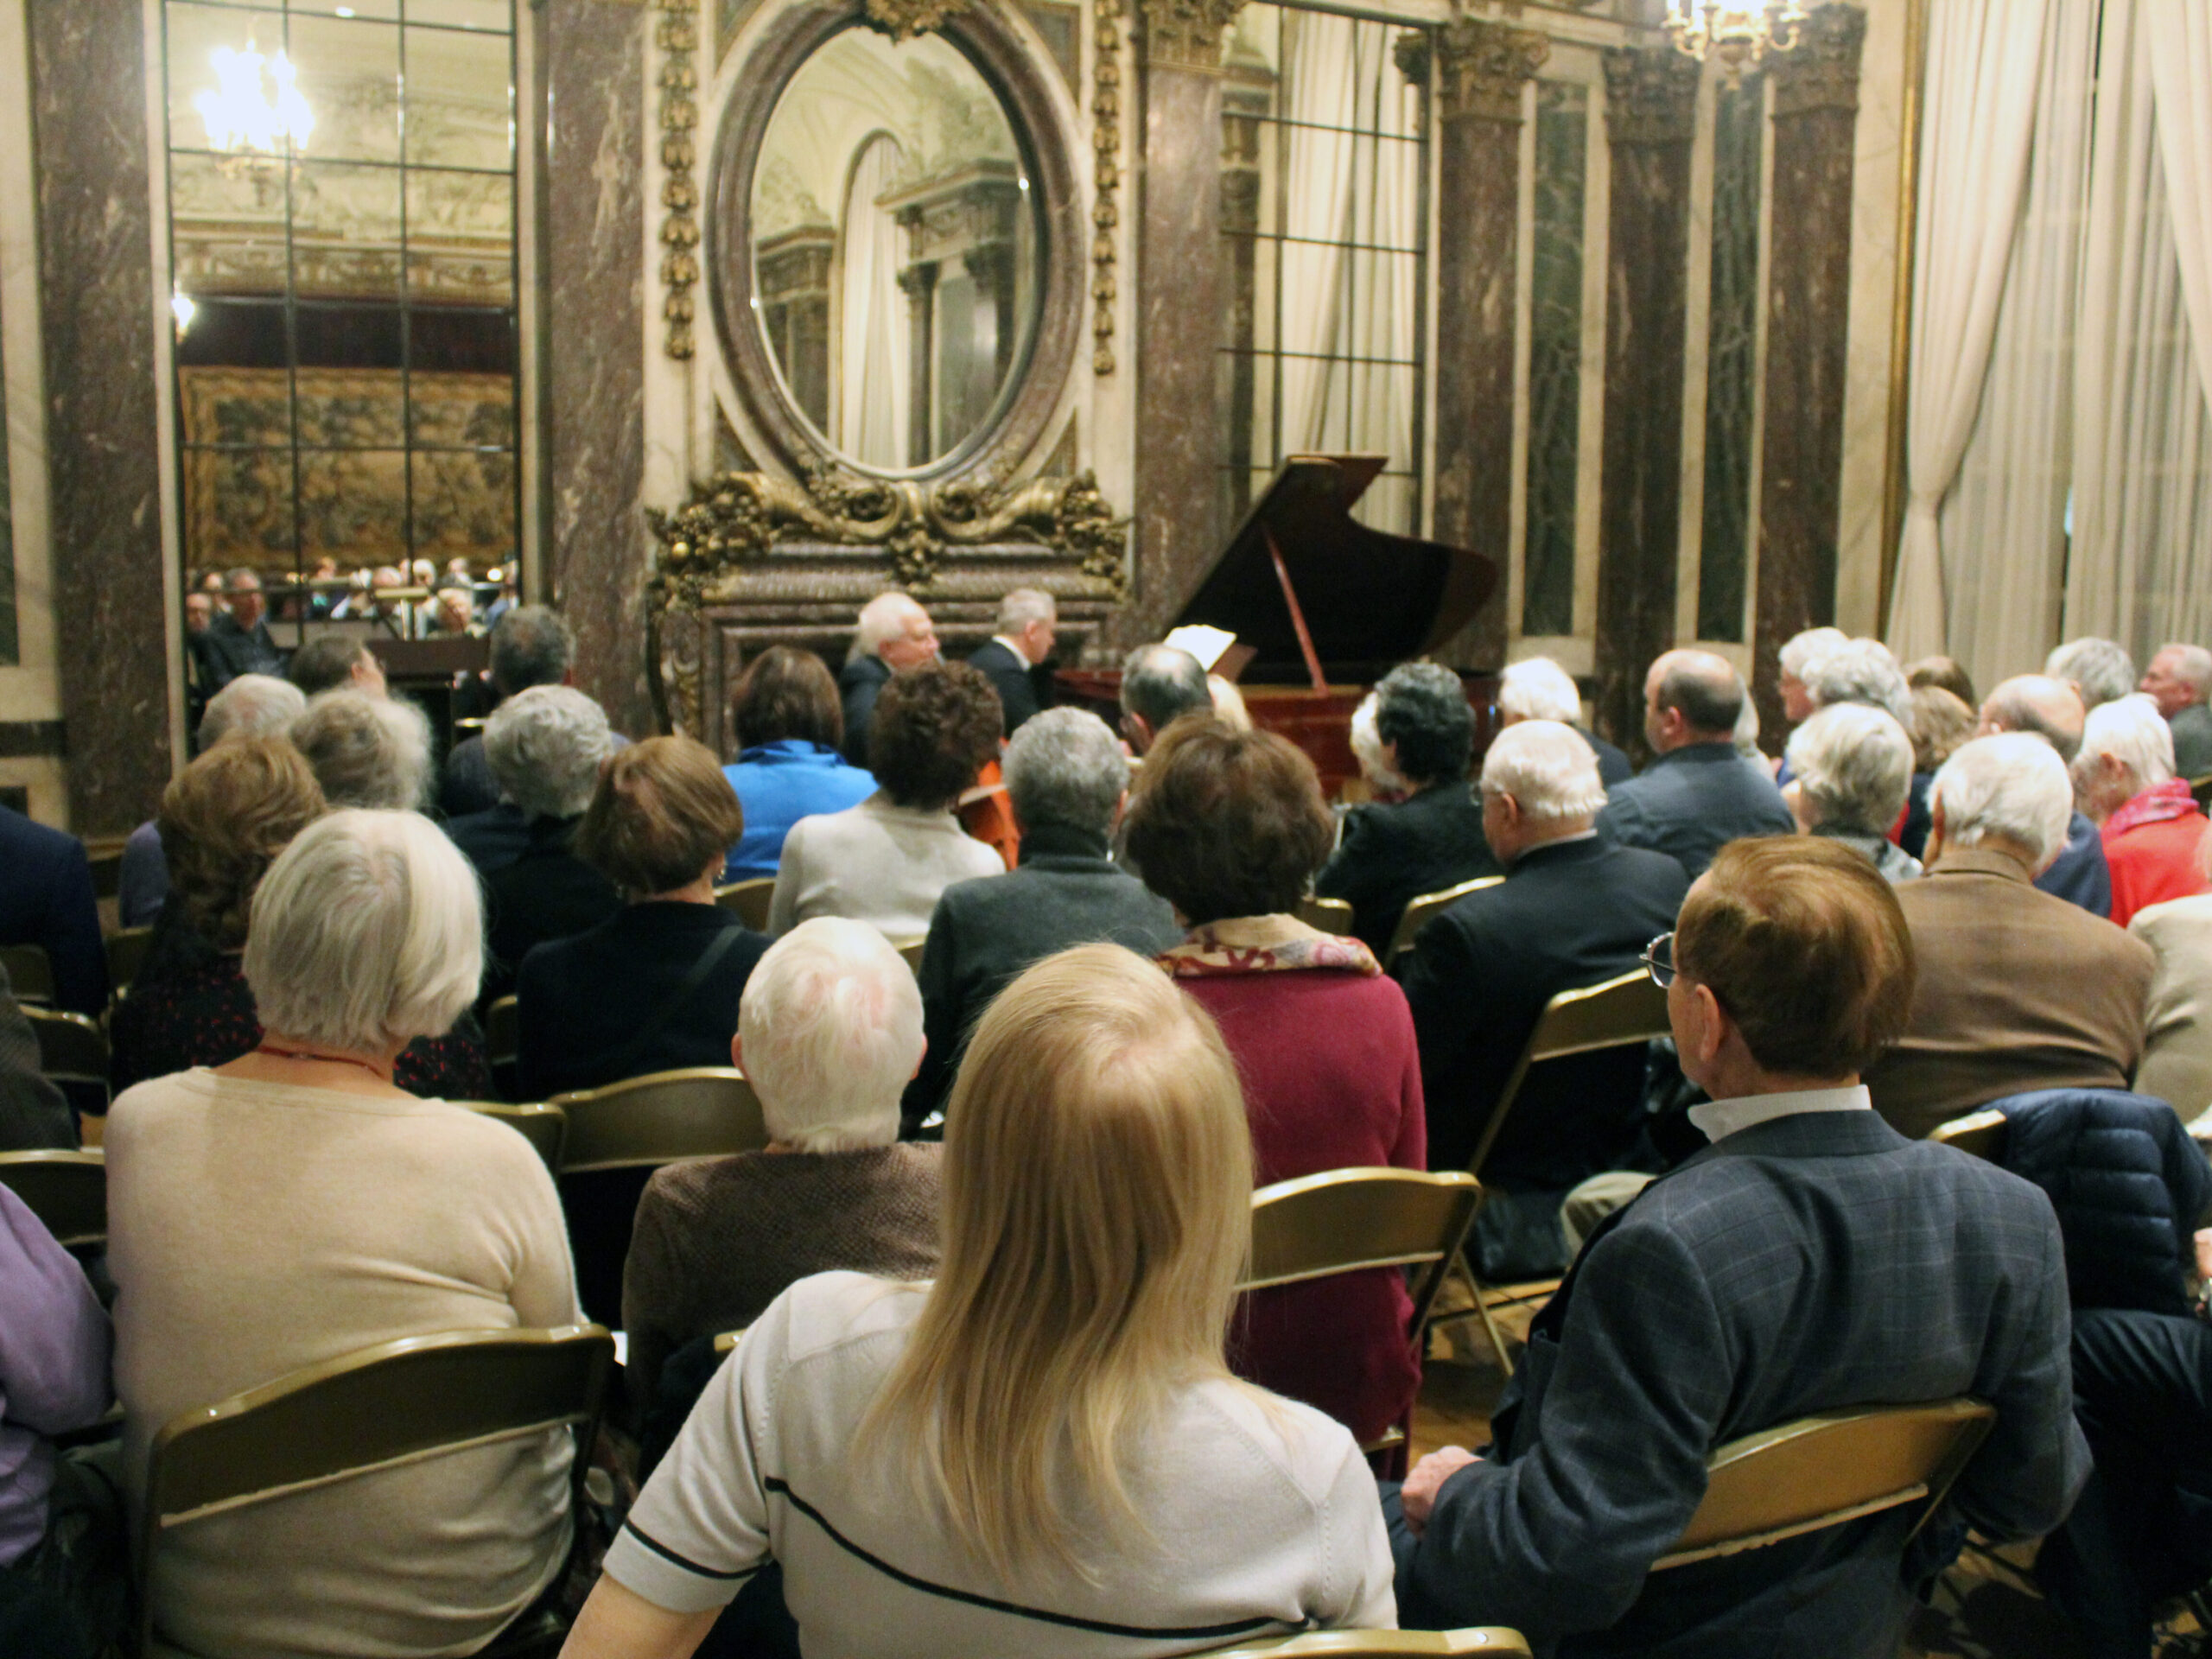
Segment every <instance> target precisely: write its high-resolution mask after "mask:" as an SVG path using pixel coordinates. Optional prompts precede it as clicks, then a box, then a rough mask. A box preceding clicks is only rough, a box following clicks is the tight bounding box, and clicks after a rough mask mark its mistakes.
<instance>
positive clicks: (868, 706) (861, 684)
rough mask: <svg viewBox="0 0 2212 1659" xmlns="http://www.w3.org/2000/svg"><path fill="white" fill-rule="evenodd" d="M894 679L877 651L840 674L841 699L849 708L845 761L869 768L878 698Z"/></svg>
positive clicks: (851, 661)
mask: <svg viewBox="0 0 2212 1659" xmlns="http://www.w3.org/2000/svg"><path fill="white" fill-rule="evenodd" d="M890 678H891V665H890V664H888V663H887V662H885V661H884V660H883V658H880V657H878V656H876V655H875V654H874V653H873V652H870V653H869V654H868V655H866V656H855V657H853V658H850V659H849V660H848V661H847V662H846V664H845V666H844V667H843V668H842V669H841V670H839V671H838V674H837V696H838V699H839V700H840V701H841V702H843V704H844V705H845V759H846V760H849V761H851V762H852V763H853V764H854V765H855V766H867V765H868V721H870V720H872V719H874V716H875V699H876V695H877V694H878V693H879V692H880V691H881V690H883V688H884V686H885V684H886V683H887V682H888V681H889V680H890Z"/></svg>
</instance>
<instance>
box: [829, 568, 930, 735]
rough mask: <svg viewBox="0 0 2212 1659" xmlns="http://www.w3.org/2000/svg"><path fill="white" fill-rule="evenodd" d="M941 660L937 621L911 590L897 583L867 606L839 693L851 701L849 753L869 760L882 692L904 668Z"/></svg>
mask: <svg viewBox="0 0 2212 1659" xmlns="http://www.w3.org/2000/svg"><path fill="white" fill-rule="evenodd" d="M936 660H937V626H936V625H935V624H934V623H932V622H931V620H930V613H928V612H927V611H925V610H924V609H923V608H922V607H921V606H920V605H919V604H918V603H917V602H916V601H914V600H913V599H912V597H911V596H909V595H908V594H902V593H899V592H898V591H897V590H896V589H893V591H892V592H890V593H887V594H877V595H876V596H875V597H874V599H871V600H870V601H868V603H867V604H865V605H863V606H861V614H860V620H858V621H857V622H856V623H855V625H854V628H853V651H852V655H850V656H849V657H848V658H845V666H844V668H843V670H842V671H841V672H840V673H839V674H838V676H837V696H838V699H839V701H841V702H842V703H843V704H844V706H845V759H846V760H849V761H851V762H852V763H853V764H854V765H855V766H866V765H868V721H869V719H870V718H871V717H872V716H873V715H874V713H875V699H876V694H877V693H879V692H880V691H881V690H883V688H884V686H885V685H886V684H887V683H888V682H889V680H890V678H891V677H892V676H893V674H896V673H898V672H899V671H900V670H901V669H908V668H919V667H920V666H921V665H922V664H924V663H933V662H935V661H936Z"/></svg>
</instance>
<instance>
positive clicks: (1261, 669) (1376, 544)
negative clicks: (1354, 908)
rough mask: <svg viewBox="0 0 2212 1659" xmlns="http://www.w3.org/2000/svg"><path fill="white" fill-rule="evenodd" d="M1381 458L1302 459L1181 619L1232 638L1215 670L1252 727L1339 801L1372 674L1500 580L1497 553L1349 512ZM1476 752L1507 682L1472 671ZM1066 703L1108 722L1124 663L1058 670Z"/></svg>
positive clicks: (1447, 628) (1440, 638)
mask: <svg viewBox="0 0 2212 1659" xmlns="http://www.w3.org/2000/svg"><path fill="white" fill-rule="evenodd" d="M1384 465H1385V462H1384V460H1383V457H1382V456H1380V455H1293V456H1291V457H1290V458H1289V459H1288V460H1287V461H1284V462H1283V464H1282V470H1281V471H1280V472H1279V473H1277V474H1275V476H1274V480H1273V482H1271V483H1270V484H1269V485H1268V488H1267V491H1266V493H1264V494H1262V496H1261V497H1260V499H1258V500H1257V501H1255V502H1254V503H1253V504H1252V508H1251V511H1250V512H1247V513H1246V514H1245V515H1244V520H1243V523H1242V524H1239V525H1238V526H1237V527H1236V533H1235V534H1234V535H1232V536H1231V537H1230V538H1229V540H1228V541H1227V542H1226V543H1224V546H1223V548H1222V550H1221V552H1220V553H1219V554H1218V555H1217V556H1216V557H1215V559H1214V561H1213V563H1212V564H1211V567H1210V568H1209V569H1207V572H1206V575H1205V580H1204V581H1203V582H1200V583H1199V584H1198V592H1197V593H1196V594H1193V595H1192V599H1191V601H1190V603H1189V604H1187V605H1185V607H1183V609H1182V611H1181V613H1179V615H1178V616H1177V617H1176V618H1175V620H1174V624H1173V626H1177V627H1181V626H1185V625H1186V624H1191V623H1203V624H1205V625H1207V626H1211V627H1216V628H1223V629H1225V630H1227V631H1228V632H1230V633H1233V634H1235V635H1236V640H1237V643H1236V645H1233V646H1231V647H1230V650H1229V652H1227V653H1226V654H1225V655H1224V658H1223V659H1222V660H1221V662H1220V663H1218V664H1216V666H1215V671H1216V672H1217V673H1220V674H1222V675H1224V676H1225V677H1227V678H1229V679H1230V680H1232V681H1234V682H1235V683H1236V689H1237V690H1239V691H1240V692H1241V693H1243V697H1244V706H1245V708H1246V709H1249V711H1250V713H1251V715H1252V722H1253V724H1254V725H1255V726H1258V727H1261V728H1264V729H1266V730H1268V731H1271V732H1277V733H1280V734H1281V735H1282V736H1284V737H1287V738H1288V739H1289V740H1290V741H1292V742H1293V743H1295V744H1296V745H1297V746H1298V747H1300V748H1301V749H1303V750H1304V751H1305V752H1306V753H1307V754H1308V755H1309V756H1311V757H1312V759H1313V764H1314V766H1315V767H1316V768H1317V769H1318V770H1319V772H1320V774H1321V787H1322V789H1323V791H1324V792H1325V793H1326V794H1327V795H1328V796H1329V798H1331V799H1332V800H1333V799H1335V798H1337V797H1338V795H1339V794H1340V793H1341V792H1342V790H1343V787H1344V785H1345V783H1347V782H1348V781H1350V780H1352V779H1357V778H1358V777H1359V764H1358V762H1357V760H1355V759H1354V758H1353V755H1352V752H1351V716H1352V711H1353V710H1354V709H1357V708H1358V706H1359V702H1360V699H1361V698H1362V697H1363V696H1366V694H1367V691H1368V690H1369V688H1370V686H1371V685H1372V684H1373V683H1374V682H1375V681H1376V680H1378V679H1380V678H1381V677H1383V675H1384V674H1387V673H1388V672H1389V671H1390V670H1391V669H1392V668H1394V667H1395V666H1396V665H1397V664H1400V663H1402V662H1405V661H1407V660H1408V659H1409V658H1416V657H1420V656H1422V655H1425V654H1426V653H1427V652H1432V651H1434V650H1436V649H1437V648H1438V647H1440V645H1443V644H1444V643H1445V642H1446V641H1447V640H1449V639H1451V638H1452V636H1453V635H1455V634H1457V633H1458V632H1459V630H1460V629H1461V628H1463V627H1465V626H1466V625H1467V623H1468V622H1469V621H1470V620H1472V619H1473V617H1474V614H1475V613H1476V612H1477V611H1478V610H1479V609H1481V607H1482V604H1483V601H1484V600H1486V599H1488V598H1489V597H1490V594H1491V589H1492V588H1495V587H1496V585H1497V569H1496V567H1495V566H1494V565H1493V564H1492V563H1491V561H1490V560H1489V559H1487V558H1485V557H1484V556H1482V555H1481V554H1479V553H1473V552H1470V551H1468V550H1466V549H1465V548H1458V547H1448V546H1446V545H1445V544H1444V543H1440V542H1425V541H1421V540H1419V539H1417V538H1415V537H1409V536H1394V535H1391V534H1389V533H1388V532H1386V531H1379V530H1370V529H1368V528H1367V526H1365V525H1364V524H1360V523H1358V522H1357V520H1355V519H1354V518H1352V516H1351V509H1352V506H1353V505H1354V504H1355V503H1357V501H1358V499H1359V498H1360V497H1361V496H1362V495H1363V494H1364V493H1366V490H1367V486H1369V485H1370V484H1372V483H1373V482H1374V481H1375V480H1376V475H1377V474H1380V473H1381V472H1382V471H1383V467H1384ZM1054 678H1055V681H1056V683H1057V687H1058V692H1059V699H1060V701H1061V702H1072V703H1077V704H1081V705H1083V706H1084V707H1088V708H1091V709H1096V711H1097V712H1098V713H1100V714H1102V715H1105V717H1106V719H1107V720H1108V721H1109V724H1110V723H1111V722H1112V721H1113V720H1114V718H1115V715H1116V713H1118V711H1119V709H1120V698H1121V679H1122V677H1121V674H1120V673H1119V671H1111V670H1096V669H1072V668H1071V669H1062V670H1060V671H1059V672H1058V674H1057V675H1056V676H1055V677H1054ZM1461 678H1462V679H1463V680H1465V682H1466V686H1467V701H1468V702H1469V703H1470V704H1471V705H1472V707H1473V709H1474V710H1475V753H1477V754H1478V756H1479V755H1480V754H1481V753H1482V752H1483V750H1484V749H1485V748H1487V747H1489V745H1490V739H1491V733H1492V731H1493V729H1494V726H1495V721H1496V718H1497V715H1496V696H1497V677H1496V676H1495V675H1492V674H1465V673H1463V674H1462V675H1461Z"/></svg>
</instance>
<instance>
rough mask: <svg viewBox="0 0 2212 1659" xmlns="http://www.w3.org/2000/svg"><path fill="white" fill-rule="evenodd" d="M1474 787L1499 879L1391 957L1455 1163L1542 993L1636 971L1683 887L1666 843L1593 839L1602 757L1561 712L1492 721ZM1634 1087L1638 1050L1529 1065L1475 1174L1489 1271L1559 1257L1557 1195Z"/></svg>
mask: <svg viewBox="0 0 2212 1659" xmlns="http://www.w3.org/2000/svg"><path fill="white" fill-rule="evenodd" d="M1482 799H1483V804H1482V814H1483V829H1484V832H1485V834H1486V835H1487V836H1488V837H1489V841H1490V847H1491V851H1492V852H1494V853H1496V854H1497V857H1498V859H1499V861H1501V862H1502V863H1503V865H1504V866H1505V868H1506V878H1505V880H1503V882H1502V883H1500V884H1499V885H1498V886H1497V887H1484V888H1481V889H1479V890H1478V891H1476V892H1474V893H1469V894H1468V895H1467V896H1466V897H1465V898H1464V899H1460V900H1459V902H1458V903H1457V904H1455V905H1453V906H1452V907H1451V908H1450V909H1448V910H1446V912H1444V913H1443V914H1442V915H1440V916H1439V917H1438V918H1436V919H1435V920H1433V921H1432V922H1431V923H1429V925H1427V926H1426V927H1424V928H1423V929H1421V933H1420V935H1419V937H1418V938H1415V939H1414V947H1413V950H1412V951H1411V952H1410V953H1409V954H1408V956H1407V957H1403V958H1402V959H1401V961H1402V967H1401V968H1400V969H1399V970H1398V972H1399V979H1400V982H1401V983H1402V985H1403V986H1404V988H1405V992H1406V1001H1407V1003H1408V1006H1409V1007H1411V1008H1412V1009H1413V1015H1414V1034H1415V1036H1416V1037H1417V1038H1418V1039H1419V1040H1420V1044H1421V1092H1422V1094H1423V1096H1425V1097H1426V1099H1427V1103H1428V1161H1429V1167H1431V1168H1432V1169H1465V1168H1466V1167H1467V1165H1468V1161H1469V1160H1470V1159H1471V1157H1472V1156H1473V1154H1474V1150H1475V1143H1476V1141H1478V1139H1479V1138H1480V1136H1481V1135H1482V1132H1483V1127H1484V1124H1485V1123H1487V1122H1489V1119H1490V1114H1491V1108H1493V1107H1494V1106H1496V1105H1497V1097H1498V1096H1499V1094H1500V1093H1501V1092H1502V1091H1503V1089H1504V1087H1505V1084H1506V1080H1507V1079H1508V1077H1510V1076H1511V1075H1512V1071H1513V1068H1514V1065H1515V1064H1516V1062H1517V1061H1518V1060H1519V1059H1520V1058H1521V1051H1522V1048H1524V1047H1525V1046H1527V1045H1528V1041H1529V1033H1530V1032H1532V1031H1533V1030H1535V1026H1536V1020H1537V1019H1538V1017H1539V1016H1540V1015H1541V1014H1542V1013H1543V1011H1544V1005H1545V1004H1546V1003H1548V1002H1549V1001H1551V1000H1552V998H1553V997H1554V996H1556V995H1558V994H1559V993H1560V992H1561V991H1572V990H1579V989H1580V988H1583V987H1584V986H1587V985H1597V984H1602V983H1603V982H1605V981H1606V980H1609V979H1611V978H1613V977H1615V976H1618V975H1620V974H1624V973H1626V972H1628V971H1629V970H1630V969H1632V968H1634V967H1635V966H1636V965H1637V959H1638V957H1639V956H1640V954H1641V953H1642V951H1643V948H1644V946H1645V945H1647V944H1649V943H1650V942H1651V940H1652V939H1653V938H1655V937H1656V936H1657V935H1659V934H1662V933H1664V932H1665V931H1667V930H1668V929H1669V928H1670V927H1672V926H1673V925H1675V912H1676V911H1677V910H1678V909H1680V908H1681V902H1682V894H1683V893H1685V892H1686V891H1688V887H1689V881H1688V878H1687V877H1685V876H1684V875H1683V874H1682V867H1681V865H1680V864H1678V863H1676V862H1675V861H1674V860H1673V859H1671V858H1669V857H1668V856H1667V855H1665V854H1664V853H1655V852H1651V851H1649V850H1647V849H1643V848H1640V847H1616V846H1614V845H1612V844H1611V843H1610V842H1605V841H1603V840H1601V839H1599V836H1598V834H1597V832H1596V830H1595V829H1592V819H1593V818H1594V817H1595V816H1596V814H1597V811H1598V809H1599V806H1601V805H1602V804H1604V803H1605V787H1604V785H1601V784H1600V783H1599V780H1598V759H1597V756H1596V755H1594V754H1592V753H1591V751H1590V747H1589V745H1588V744H1586V743H1585V742H1584V741H1582V737H1581V734H1580V733H1578V732H1576V731H1575V730H1574V729H1573V728H1572V727H1570V726H1566V725H1562V724H1560V722H1559V721H1549V720H1529V721H1519V722H1518V723H1516V724H1515V725H1512V726H1510V727H1508V728H1506V729H1505V730H1504V731H1503V732H1500V733H1499V734H1497V741H1494V742H1493V743H1491V747H1490V753H1488V754H1486V755H1484V757H1483V775H1482ZM1642 1102H1643V1052H1642V1051H1641V1050H1639V1049H1613V1050H1608V1051H1605V1052H1599V1053H1596V1054H1586V1055H1577V1056H1574V1057H1573V1058H1569V1059H1564V1060H1557V1061H1554V1062H1551V1063H1550V1064H1548V1065H1544V1066H1541V1067H1539V1068H1537V1069H1535V1071H1531V1072H1530V1073H1529V1077H1528V1079H1527V1081H1526V1082H1525V1083H1524V1084H1523V1085H1522V1090H1521V1094H1520V1096H1519V1098H1518V1099H1517V1100H1516V1102H1515V1103H1514V1107H1513V1111H1512V1116H1511V1117H1510V1119H1509V1120H1508V1122H1507V1123H1506V1125H1505V1127H1504V1128H1503V1131H1502V1132H1501V1133H1500V1135H1499V1136H1498V1139H1497V1141H1496V1143H1495V1144H1494V1145H1493V1146H1492V1147H1491V1149H1490V1153H1489V1154H1488V1156H1487V1157H1486V1158H1485V1159H1484V1163H1483V1166H1482V1168H1481V1170H1480V1171H1479V1172H1478V1173H1479V1174H1480V1175H1481V1177H1482V1180H1483V1185H1484V1186H1485V1187H1486V1188H1489V1189H1491V1198H1490V1201H1489V1202H1488V1203H1486V1204H1484V1205H1483V1211H1482V1214H1481V1215H1478V1217H1476V1230H1475V1243H1476V1246H1477V1249H1478V1254H1479V1255H1480V1257H1481V1261H1480V1263H1479V1265H1480V1267H1481V1269H1482V1271H1483V1272H1484V1274H1485V1276H1487V1277H1491V1278H1493V1279H1495V1278H1503V1277H1506V1276H1513V1277H1525V1276H1529V1275H1533V1274H1541V1273H1556V1272H1557V1271H1558V1270H1559V1269H1560V1268H1562V1267H1564V1266H1565V1265H1566V1257H1567V1245H1566V1240H1565V1239H1564V1238H1563V1237H1562V1236H1561V1235H1560V1230H1559V1222H1558V1215H1559V1205H1560V1198H1561V1197H1562V1196H1563V1195H1564V1194H1565V1193H1566V1192H1567V1190H1568V1189H1569V1188H1571V1187H1573V1185H1576V1183H1578V1182H1580V1181H1581V1180H1583V1179H1585V1178H1586V1177H1588V1176H1591V1175H1594V1174H1596V1173H1598V1172H1599V1171H1600V1170H1605V1169H1611V1168H1613V1167H1615V1166H1617V1165H1618V1164H1619V1162H1620V1161H1621V1160H1622V1159H1624V1157H1626V1156H1627V1154H1628V1153H1629V1150H1630V1146H1631V1144H1632V1143H1633V1141H1635V1139H1636V1135H1637V1127H1638V1123H1639V1120H1640V1116H1641V1113H1640V1109H1641V1105H1642ZM1485 1217H1487V1219H1485Z"/></svg>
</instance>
